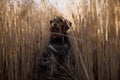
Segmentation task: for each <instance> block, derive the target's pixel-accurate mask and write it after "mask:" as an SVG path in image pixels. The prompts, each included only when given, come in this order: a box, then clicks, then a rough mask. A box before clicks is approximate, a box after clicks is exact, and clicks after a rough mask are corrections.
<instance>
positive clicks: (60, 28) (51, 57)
mask: <svg viewBox="0 0 120 80" xmlns="http://www.w3.org/2000/svg"><path fill="white" fill-rule="evenodd" d="M70 27H71V22H70V21H68V20H66V19H64V18H63V17H55V18H54V19H53V20H50V27H49V28H50V32H51V35H50V39H49V44H48V47H47V49H46V50H45V52H44V53H43V54H42V56H41V58H40V64H39V67H40V69H41V70H40V71H39V72H40V74H42V75H40V74H39V77H40V76H41V77H43V75H44V76H45V77H44V78H46V72H47V71H49V70H52V69H51V68H52V67H51V66H53V65H54V67H53V69H56V67H59V66H60V65H65V64H66V63H67V56H68V51H69V49H70V43H69V39H68V37H67V35H68V34H67V31H68V30H69V28H70ZM52 72H53V73H50V72H49V73H48V72H47V74H51V75H52V74H54V72H55V70H53V71H52ZM42 79H43V78H42ZM44 80H49V79H44Z"/></svg>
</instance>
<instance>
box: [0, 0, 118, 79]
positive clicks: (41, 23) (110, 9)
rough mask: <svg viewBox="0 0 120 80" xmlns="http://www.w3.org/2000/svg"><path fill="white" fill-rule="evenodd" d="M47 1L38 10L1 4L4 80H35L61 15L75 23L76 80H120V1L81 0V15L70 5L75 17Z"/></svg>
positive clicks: (25, 5)
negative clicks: (51, 28) (52, 24)
mask: <svg viewBox="0 0 120 80" xmlns="http://www.w3.org/2000/svg"><path fill="white" fill-rule="evenodd" d="M47 1H48V0H41V3H40V6H39V7H38V6H36V4H35V3H34V2H32V0H31V1H30V0H28V1H26V2H25V3H23V2H19V1H13V3H10V2H9V1H8V0H0V80H31V76H30V75H32V68H33V66H34V64H37V63H39V60H38V59H39V57H40V55H41V54H42V52H43V51H44V49H45V47H46V46H47V43H48V40H49V36H50V35H49V21H50V19H52V18H54V17H55V16H64V17H65V18H68V19H70V20H71V22H72V24H73V26H72V28H71V29H70V30H69V32H68V33H69V36H70V38H69V40H70V42H71V44H72V46H71V47H72V50H73V54H74V56H75V69H76V71H75V72H74V73H75V75H76V76H77V77H76V78H75V80H120V77H119V75H120V1H119V0H81V3H79V4H78V5H77V6H75V7H74V8H76V9H77V12H74V11H73V10H72V8H71V7H73V6H71V7H70V6H69V16H65V15H64V14H63V13H60V12H59V10H57V9H56V8H55V7H54V6H52V5H49V4H48V2H47ZM71 4H74V1H73V2H71ZM64 13H66V12H64Z"/></svg>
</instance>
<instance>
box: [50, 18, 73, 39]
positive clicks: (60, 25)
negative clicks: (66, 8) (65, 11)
mask: <svg viewBox="0 0 120 80" xmlns="http://www.w3.org/2000/svg"><path fill="white" fill-rule="evenodd" d="M71 25H72V23H71V22H70V21H68V20H66V19H64V18H63V17H56V18H54V19H53V20H50V32H51V33H52V34H51V36H52V38H58V37H61V36H62V35H60V34H65V33H66V32H67V30H69V28H70V27H71Z"/></svg>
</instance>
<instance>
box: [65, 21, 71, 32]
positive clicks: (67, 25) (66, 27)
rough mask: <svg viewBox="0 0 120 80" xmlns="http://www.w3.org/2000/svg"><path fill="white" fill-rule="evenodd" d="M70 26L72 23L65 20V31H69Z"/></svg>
mask: <svg viewBox="0 0 120 80" xmlns="http://www.w3.org/2000/svg"><path fill="white" fill-rule="evenodd" d="M71 26H72V23H71V22H70V21H68V20H66V21H65V30H66V31H67V30H69V29H70V27H71Z"/></svg>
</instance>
